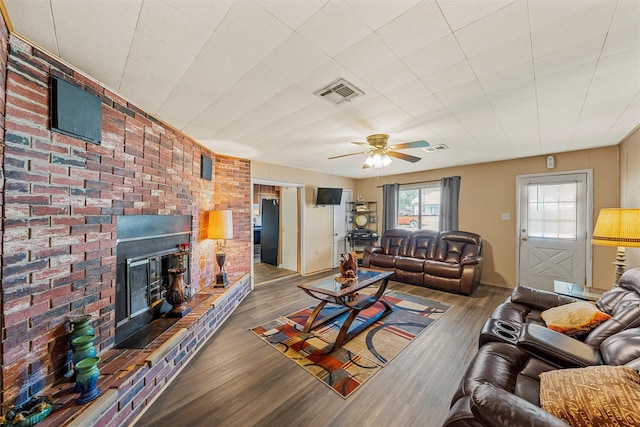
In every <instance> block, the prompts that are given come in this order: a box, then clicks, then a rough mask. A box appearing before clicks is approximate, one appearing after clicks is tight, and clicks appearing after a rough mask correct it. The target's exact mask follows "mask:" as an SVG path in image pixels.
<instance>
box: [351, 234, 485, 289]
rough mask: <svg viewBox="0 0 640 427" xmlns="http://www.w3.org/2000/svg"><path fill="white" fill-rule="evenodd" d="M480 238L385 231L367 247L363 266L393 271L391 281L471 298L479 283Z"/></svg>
mask: <svg viewBox="0 0 640 427" xmlns="http://www.w3.org/2000/svg"><path fill="white" fill-rule="evenodd" d="M481 252H482V238H481V237H480V236H479V235H478V234H475V233H470V232H466V231H441V232H437V231H431V230H415V231H414V230H411V229H406V228H396V229H392V230H387V231H385V232H384V234H383V235H382V238H381V239H380V246H367V247H365V249H364V253H363V256H362V266H363V267H367V268H368V267H371V268H378V269H383V270H393V272H394V280H397V281H399V282H403V283H408V284H411V285H418V286H424V287H427V288H434V289H440V290H445V291H449V292H455V293H461V294H465V295H471V294H472V293H473V291H475V290H476V288H477V287H478V284H479V283H480V274H481V272H482V256H481Z"/></svg>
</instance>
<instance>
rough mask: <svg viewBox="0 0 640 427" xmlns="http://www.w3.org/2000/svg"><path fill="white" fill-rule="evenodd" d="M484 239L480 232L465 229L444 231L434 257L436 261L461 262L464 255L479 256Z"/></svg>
mask: <svg viewBox="0 0 640 427" xmlns="http://www.w3.org/2000/svg"><path fill="white" fill-rule="evenodd" d="M481 242H482V239H481V238H480V236H479V235H478V234H475V233H469V232H463V231H442V232H441V233H440V235H439V240H438V247H437V249H436V252H435V257H434V259H435V260H436V261H442V262H448V263H459V262H461V261H462V259H463V258H464V257H467V256H478V255H480V251H481Z"/></svg>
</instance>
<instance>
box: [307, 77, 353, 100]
mask: <svg viewBox="0 0 640 427" xmlns="http://www.w3.org/2000/svg"><path fill="white" fill-rule="evenodd" d="M313 94H314V95H316V96H319V97H320V98H322V99H326V100H327V101H329V102H330V103H332V104H334V105H340V104H342V103H343V102H347V101H351V100H353V99H355V98H357V97H359V96H362V95H364V92H363V91H361V90H360V89H358V88H357V87H356V86H355V85H354V84H352V83H349V82H348V81H346V80H345V79H338V80H336V81H334V82H332V83H331V84H329V85H327V86H325V87H323V88H322V89H320V90H317V91H315V92H314V93H313Z"/></svg>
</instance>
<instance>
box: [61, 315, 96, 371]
mask: <svg viewBox="0 0 640 427" xmlns="http://www.w3.org/2000/svg"><path fill="white" fill-rule="evenodd" d="M68 319H69V323H70V324H71V334H70V335H69V351H68V352H67V357H66V360H65V365H66V366H67V372H66V373H65V374H64V376H65V377H66V378H71V377H73V376H74V374H75V371H74V370H73V352H74V350H75V349H74V347H73V340H74V339H76V338H78V337H81V336H83V335H94V334H95V331H94V329H93V326H91V315H90V314H80V315H77V316H69V318H68Z"/></svg>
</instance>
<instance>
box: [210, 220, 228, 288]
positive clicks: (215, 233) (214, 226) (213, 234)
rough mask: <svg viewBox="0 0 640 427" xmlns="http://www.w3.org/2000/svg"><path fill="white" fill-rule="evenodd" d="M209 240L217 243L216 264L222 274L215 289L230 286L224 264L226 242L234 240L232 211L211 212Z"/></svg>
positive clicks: (217, 276) (217, 279)
mask: <svg viewBox="0 0 640 427" xmlns="http://www.w3.org/2000/svg"><path fill="white" fill-rule="evenodd" d="M207 235H208V237H209V239H215V240H217V242H216V262H217V263H218V267H220V272H219V273H218V274H216V284H215V285H214V287H217V288H220V287H221V288H224V287H226V286H227V285H228V284H229V281H228V280H227V272H226V271H225V270H224V262H225V260H226V258H227V254H226V253H225V252H224V247H225V240H227V239H233V218H232V215H231V211H230V210H220V211H210V212H209V229H208V233H207Z"/></svg>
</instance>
